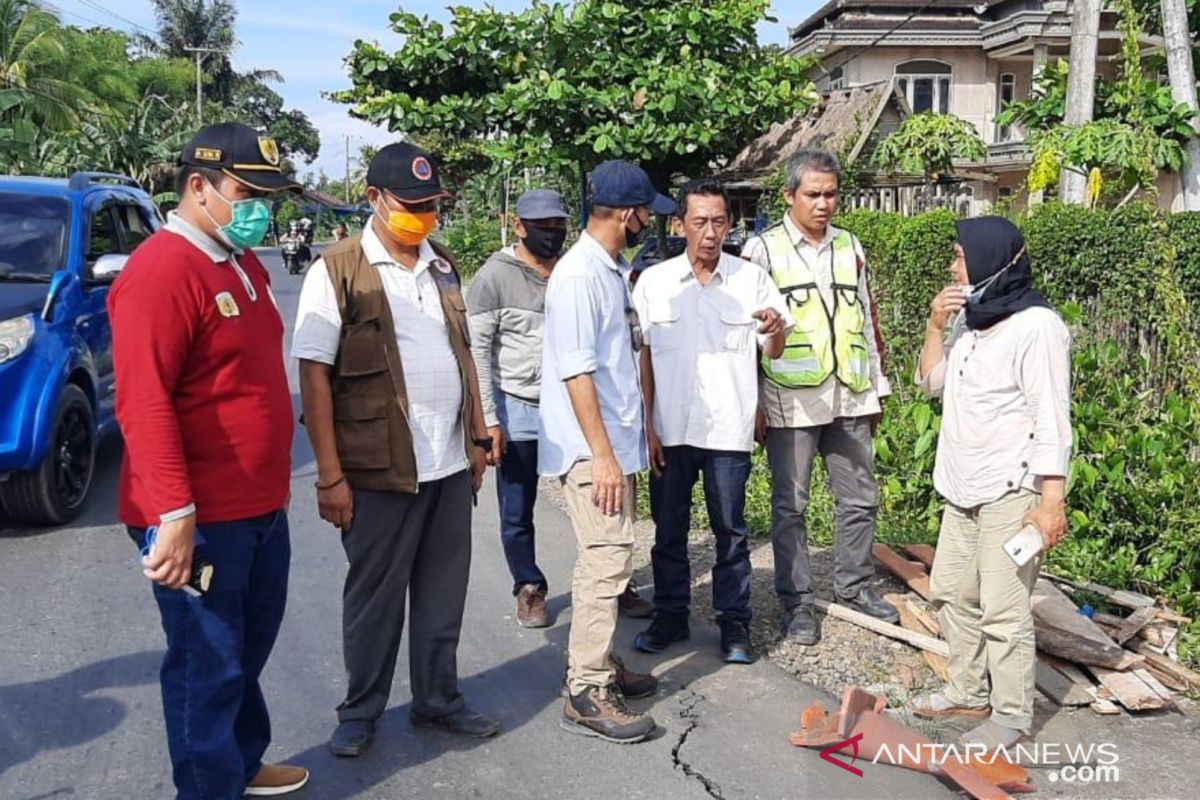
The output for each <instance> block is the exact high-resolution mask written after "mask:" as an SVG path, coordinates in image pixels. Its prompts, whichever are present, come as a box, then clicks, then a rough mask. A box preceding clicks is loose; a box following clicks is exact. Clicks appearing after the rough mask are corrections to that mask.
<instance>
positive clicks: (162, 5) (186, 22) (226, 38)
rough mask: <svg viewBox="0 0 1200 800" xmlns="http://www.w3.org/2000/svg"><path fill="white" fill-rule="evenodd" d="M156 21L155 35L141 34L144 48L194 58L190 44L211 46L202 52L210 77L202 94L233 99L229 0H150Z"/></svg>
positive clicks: (232, 19)
mask: <svg viewBox="0 0 1200 800" xmlns="http://www.w3.org/2000/svg"><path fill="white" fill-rule="evenodd" d="M150 2H151V4H152V5H153V6H154V17H155V19H156V20H157V21H158V26H157V27H158V35H157V36H149V35H145V34H144V35H142V36H140V37H139V42H140V43H141V45H142V47H143V48H145V49H146V51H147V52H149V53H152V54H154V55H158V56H164V57H167V58H187V59H193V58H195V54H193V53H190V52H188V48H189V47H205V48H213V49H215V50H219V51H221V52H217V53H205V54H203V55H204V61H203V63H202V66H201V68H202V70H203V72H204V73H205V74H206V75H208V77H209V80H208V81H207V82H206V83H205V87H204V94H205V97H206V98H207V99H209V100H214V101H217V102H221V103H228V102H230V101H231V100H232V99H233V90H234V87H235V85H236V84H237V73H236V72H235V71H234V69H233V62H232V61H231V60H230V53H232V52H233V49H234V48H235V47H236V45H237V39H236V38H235V37H234V33H233V30H234V22H235V21H236V20H237V8H236V7H235V6H234V4H233V3H232V2H231V0H150Z"/></svg>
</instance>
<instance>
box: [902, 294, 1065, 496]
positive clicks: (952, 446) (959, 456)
mask: <svg viewBox="0 0 1200 800" xmlns="http://www.w3.org/2000/svg"><path fill="white" fill-rule="evenodd" d="M916 381H917V385H919V386H920V387H921V388H922V389H923V390H924V391H925V393H926V394H927V395H928V396H930V397H941V398H943V409H942V429H941V434H940V435H939V437H938V447H937V460H936V464H935V466H934V470H933V482H934V487H935V488H936V489H937V491H938V494H940V495H942V497H944V498H946V500H948V501H949V502H951V503H953V504H954V505H956V506H958V507H960V508H974V507H976V506H980V505H983V504H985V503H991V502H994V501H996V500H999V499H1000V498H1001V497H1003V496H1004V495H1006V494H1008V493H1009V492H1012V491H1014V490H1016V489H1017V488H1018V487H1020V488H1026V489H1030V490H1032V491H1035V492H1038V493H1040V492H1041V488H1042V479H1043V478H1046V477H1065V476H1066V475H1067V471H1068V468H1069V467H1070V461H1071V334H1070V331H1068V330H1067V326H1066V324H1064V323H1063V321H1062V318H1061V317H1059V315H1058V314H1057V312H1055V311H1054V310H1052V309H1049V308H1045V307H1037V308H1028V309H1025V310H1024V311H1019V312H1017V313H1016V314H1013V315H1012V316H1011V317H1008V318H1007V319H1005V320H1002V321H1001V322H998V323H997V324H996V325H994V326H992V327H991V328H988V329H987V330H981V331H975V330H970V329H968V328H966V327H956V328H955V329H953V330H952V331H951V333H950V335H949V340H948V341H947V342H946V348H945V352H944V355H943V357H942V360H941V361H940V362H938V364H937V365H936V366H935V367H934V368H933V369H932V370H931V371H930V373H929V374H928V375H924V376H923V375H921V374H920V366H919V365H918V367H917V374H916Z"/></svg>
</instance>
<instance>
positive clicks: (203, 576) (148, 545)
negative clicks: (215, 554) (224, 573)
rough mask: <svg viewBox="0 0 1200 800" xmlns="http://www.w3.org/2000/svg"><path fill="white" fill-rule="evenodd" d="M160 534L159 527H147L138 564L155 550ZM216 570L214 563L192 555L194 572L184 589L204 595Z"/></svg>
mask: <svg viewBox="0 0 1200 800" xmlns="http://www.w3.org/2000/svg"><path fill="white" fill-rule="evenodd" d="M157 536H158V528H157V527H156V526H153V525H152V526H150V527H149V528H147V529H146V533H145V538H144V540H143V544H142V549H141V552H140V554H139V557H138V564H141V563H142V559H143V558H146V557H147V556H149V555H150V554H151V553H153V552H154V540H155V538H156V537H157ZM215 573H216V570H215V569H214V568H213V565H212V564H210V563H208V562H207V561H205V560H204V559H202V558H200V556H198V555H195V554H193V555H192V574H191V577H189V578H188V582H187V583H185V584H184V585H183V587H182V589H183V591H185V592H187V593H188V594H190V595H191V596H192V597H202V596H203V595H205V594H207V593H208V590H209V588H210V587H211V586H212V580H213V575H214V574H215Z"/></svg>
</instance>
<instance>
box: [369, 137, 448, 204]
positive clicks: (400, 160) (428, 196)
mask: <svg viewBox="0 0 1200 800" xmlns="http://www.w3.org/2000/svg"><path fill="white" fill-rule="evenodd" d="M367 186H374V187H375V188H376V189H386V190H387V191H388V192H390V193H391V194H393V195H395V196H396V199H398V200H402V201H404V202H406V203H424V202H426V201H429V200H440V199H442V198H443V197H454V195H453V194H451V193H450V192H448V191H446V190H445V189H443V188H442V184H441V182H440V181H439V180H438V165H437V159H435V158H434V157H433V156H432V155H430V154H429V153H426V152H425V151H424V150H422V149H421V148H419V147H417V146H416V145H415V144H410V143H409V142H397V143H396V144H389V145H388V146H387V147H385V148H383V149H382V150H380V151H379V152H378V153H376V154H375V157H374V158H372V159H371V165H370V166H369V167H367Z"/></svg>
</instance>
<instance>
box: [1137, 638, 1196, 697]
mask: <svg viewBox="0 0 1200 800" xmlns="http://www.w3.org/2000/svg"><path fill="white" fill-rule="evenodd" d="M1130 646H1131V647H1132V648H1133V650H1134V651H1135V652H1137V653H1140V654H1141V655H1142V656H1143V657H1144V658H1145V659H1146V665H1147V666H1148V667H1153V668H1154V669H1156V670H1157V671H1159V672H1163V673H1166V674H1167V675H1170V676H1171V678H1172V679H1173V680H1174V681H1175V682H1178V683H1183V684H1184V685H1185V687H1190V688H1192V689H1195V690H1197V691H1200V673H1196V672H1194V671H1192V670H1190V669H1188V668H1187V667H1185V666H1184V665H1183V664H1180V663H1178V662H1176V661H1173V660H1171V659H1170V658H1167V657H1166V656H1164V655H1159V654H1158V653H1155V652H1154V651H1153V650H1151V649H1150V646H1149V644H1147V643H1146V642H1141V641H1134V642H1133V643H1132V644H1131V645H1130Z"/></svg>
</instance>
